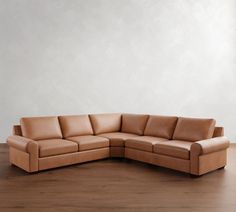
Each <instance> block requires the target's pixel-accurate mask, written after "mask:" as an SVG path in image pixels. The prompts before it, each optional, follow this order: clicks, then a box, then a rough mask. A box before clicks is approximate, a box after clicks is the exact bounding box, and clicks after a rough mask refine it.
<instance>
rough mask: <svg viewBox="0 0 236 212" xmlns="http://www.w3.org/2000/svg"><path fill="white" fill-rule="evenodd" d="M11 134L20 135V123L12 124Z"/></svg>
mask: <svg viewBox="0 0 236 212" xmlns="http://www.w3.org/2000/svg"><path fill="white" fill-rule="evenodd" d="M13 135H19V136H22V131H21V126H20V125H14V126H13Z"/></svg>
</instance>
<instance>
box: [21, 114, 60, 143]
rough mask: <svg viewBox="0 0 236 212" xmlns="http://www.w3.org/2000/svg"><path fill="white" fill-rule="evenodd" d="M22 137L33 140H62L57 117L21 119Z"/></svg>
mask: <svg viewBox="0 0 236 212" xmlns="http://www.w3.org/2000/svg"><path fill="white" fill-rule="evenodd" d="M20 123H21V129H22V135H23V136H24V137H26V138H30V139H33V140H45V139H56V138H62V133H61V128H60V124H59V121H58V117H57V116H47V117H27V118H21V120H20Z"/></svg>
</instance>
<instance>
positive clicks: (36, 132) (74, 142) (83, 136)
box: [7, 114, 229, 175]
mask: <svg viewBox="0 0 236 212" xmlns="http://www.w3.org/2000/svg"><path fill="white" fill-rule="evenodd" d="M174 118H175V117H163V116H151V117H150V119H148V115H136V114H134V115H132V114H124V115H122V118H121V115H120V114H107V115H106V114H100V115H91V117H90V116H89V117H88V116H86V115H82V116H63V117H62V118H61V117H60V122H61V128H62V129H63V134H64V136H65V137H66V136H69V137H68V138H67V139H66V140H63V139H61V138H62V133H61V128H60V124H59V121H58V118H57V117H35V118H22V119H21V126H15V127H14V131H13V134H16V135H14V136H10V137H9V138H8V139H7V142H8V145H9V147H10V148H9V159H10V162H11V163H12V164H15V165H16V166H18V167H20V168H22V169H24V170H26V171H27V172H36V171H39V170H43V169H48V168H53V167H58V166H64V165H69V164H74V163H81V162H85V161H90V160H96V159H101V158H107V157H109V156H110V157H126V158H131V159H134V160H138V161H143V162H147V163H150V164H155V165H159V166H164V167H168V168H171V169H175V170H180V171H183V172H187V173H191V174H194V175H202V174H205V173H207V172H210V171H212V170H216V169H218V168H221V167H224V166H225V165H226V161H227V160H226V159H227V148H228V147H229V141H228V139H227V138H226V137H223V136H222V135H223V134H224V130H223V128H222V127H215V126H214V125H215V120H213V119H192V118H178V121H177V125H176V129H175V130H174V135H173V137H175V138H182V139H181V140H179V139H175V140H168V139H167V138H171V135H172V133H173V130H171V129H172V128H174V125H175V124H174ZM175 119H176V118H175ZM147 120H149V121H148V122H147ZM89 121H91V122H93V123H92V125H91V124H90V125H89ZM121 121H122V126H121ZM146 125H147V126H146ZM91 126H92V128H91ZM92 129H94V132H95V133H101V132H102V133H101V134H100V135H99V136H94V135H92V134H93V130H92ZM21 131H22V134H23V136H21ZM143 133H145V136H140V135H143ZM147 134H148V135H154V136H147ZM71 135H73V136H71ZM74 135H76V136H74ZM158 136H162V138H161V137H158ZM212 136H213V137H214V138H212ZM208 137H209V138H208ZM49 138H50V139H49ZM203 138H204V139H203ZM205 138H207V139H205Z"/></svg>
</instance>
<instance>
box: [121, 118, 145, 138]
mask: <svg viewBox="0 0 236 212" xmlns="http://www.w3.org/2000/svg"><path fill="white" fill-rule="evenodd" d="M147 120H148V115H141V114H123V115H122V127H121V132H124V133H132V134H136V135H143V132H144V129H145V126H146V123H147Z"/></svg>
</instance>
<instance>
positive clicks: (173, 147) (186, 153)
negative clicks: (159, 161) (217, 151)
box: [154, 140, 192, 160]
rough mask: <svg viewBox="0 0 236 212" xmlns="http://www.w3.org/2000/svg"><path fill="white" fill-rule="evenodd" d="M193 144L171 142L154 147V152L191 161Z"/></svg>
mask: <svg viewBox="0 0 236 212" xmlns="http://www.w3.org/2000/svg"><path fill="white" fill-rule="evenodd" d="M191 145H192V142H188V141H181V140H170V141H167V142H163V143H157V144H155V145H154V152H155V153H158V154H161V155H168V156H171V157H176V158H181V159H185V160H189V159H190V147H191Z"/></svg>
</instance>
